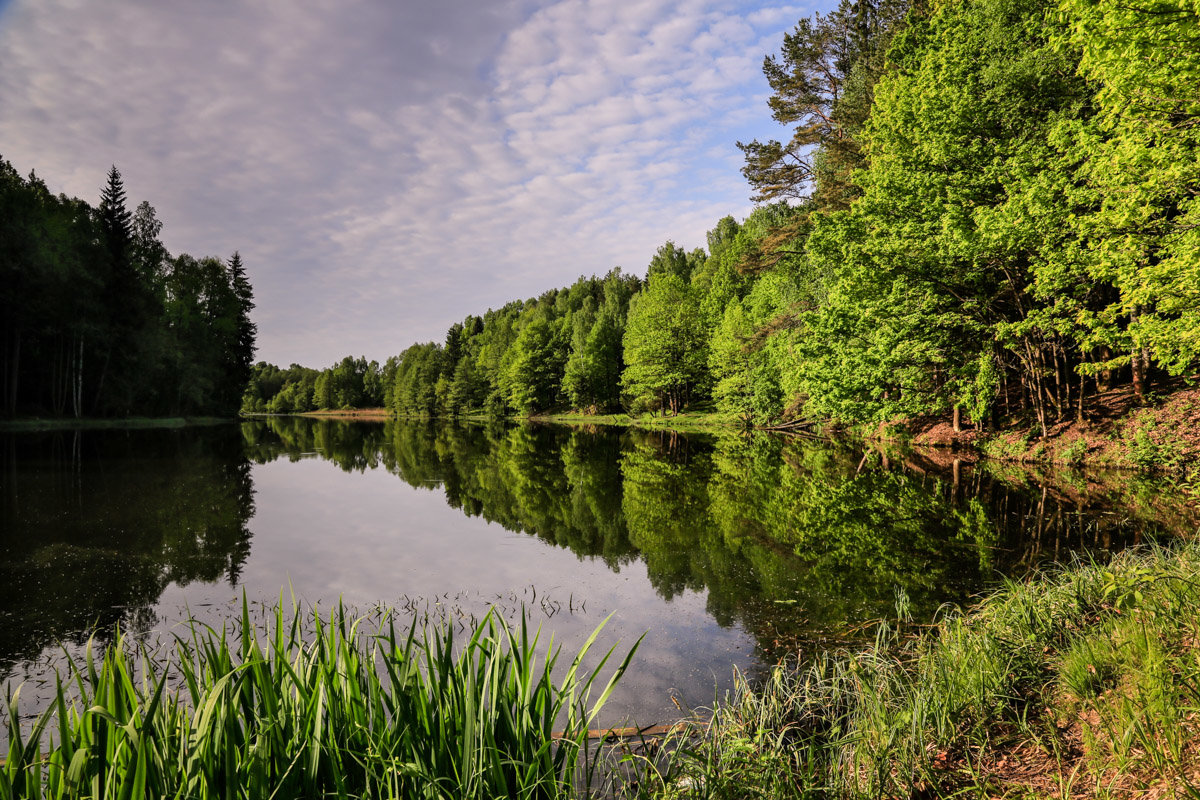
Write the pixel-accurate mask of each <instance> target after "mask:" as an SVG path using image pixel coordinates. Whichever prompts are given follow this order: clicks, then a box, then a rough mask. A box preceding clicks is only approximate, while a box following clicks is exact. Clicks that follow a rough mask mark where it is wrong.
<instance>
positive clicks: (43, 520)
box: [0, 425, 254, 674]
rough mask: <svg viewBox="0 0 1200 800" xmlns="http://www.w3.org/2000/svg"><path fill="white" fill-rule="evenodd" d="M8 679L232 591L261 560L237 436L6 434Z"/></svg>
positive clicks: (0, 444) (2, 628) (3, 652)
mask: <svg viewBox="0 0 1200 800" xmlns="http://www.w3.org/2000/svg"><path fill="white" fill-rule="evenodd" d="M0 454H2V455H3V458H2V460H0V464H3V469H2V470H0V481H2V483H0V497H3V500H4V502H3V507H2V508H0V674H3V673H4V672H7V668H8V667H10V666H11V665H12V664H13V663H15V662H17V661H20V660H23V659H30V658H34V657H36V656H37V655H38V654H39V653H40V652H41V651H42V650H43V649H44V648H45V647H47V646H50V645H54V644H56V643H58V642H62V641H73V640H78V639H80V638H81V637H86V636H87V635H88V633H89V632H90V631H91V630H92V629H93V628H95V629H96V631H97V633H98V635H99V636H100V637H101V638H105V637H106V636H107V635H109V634H110V633H111V631H112V630H113V628H114V626H115V625H116V624H118V623H119V624H120V625H121V626H122V627H124V628H125V629H127V630H135V631H136V630H138V629H145V628H147V627H149V626H151V625H153V624H154V622H155V615H154V612H153V607H154V604H155V603H156V601H157V600H158V598H159V596H160V595H161V594H162V592H163V590H164V589H165V588H166V587H167V586H168V585H187V584H189V583H191V582H194V581H204V582H215V581H226V582H228V583H229V584H231V585H233V584H236V583H237V582H238V576H239V574H240V571H241V569H242V566H243V564H244V563H245V561H246V559H247V557H248V556H249V554H250V529H249V521H250V518H251V517H252V516H253V514H254V490H253V487H252V485H251V479H250V462H249V460H248V459H247V458H246V456H245V453H244V448H243V443H242V436H241V432H240V431H239V430H238V428H237V427H236V426H232V425H225V426H214V427H211V428H182V429H176V430H169V431H164V430H96V431H56V432H49V433H30V434H19V435H12V434H10V435H4V436H0Z"/></svg>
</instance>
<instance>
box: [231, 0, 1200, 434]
mask: <svg viewBox="0 0 1200 800" xmlns="http://www.w3.org/2000/svg"><path fill="white" fill-rule="evenodd" d="M764 73H765V75H766V77H767V80H768V82H769V84H770V86H771V89H772V92H773V94H772V95H771V97H770V98H769V105H770V108H771V111H772V114H773V116H774V118H775V119H776V121H778V122H779V123H780V124H781V125H783V126H785V127H786V128H787V130H788V132H789V136H790V138H788V139H787V140H786V141H774V140H772V141H768V142H758V141H754V142H750V143H739V147H740V148H741V150H742V151H743V153H744V155H745V167H744V169H743V173H744V175H745V177H746V178H747V180H748V182H749V183H750V185H751V187H752V188H753V190H754V192H755V197H754V199H755V201H756V202H759V203H760V204H761V205H759V207H757V208H756V209H755V210H754V212H753V213H752V214H751V215H750V216H749V217H747V218H746V219H745V220H743V221H742V222H740V223H739V222H738V221H736V220H734V219H732V218H730V217H726V218H724V219H722V220H720V221H719V222H718V223H717V224H716V226H715V227H714V229H713V230H712V231H710V232H709V234H708V241H707V248H706V249H696V250H692V251H685V250H683V249H682V248H679V247H677V246H676V245H675V244H674V243H672V242H667V243H666V244H664V245H663V246H662V247H661V248H659V250H658V252H657V253H656V254H655V255H654V257H653V259H652V260H651V263H650V265H649V269H648V271H647V274H646V277H645V279H641V278H637V277H633V276H628V275H623V274H622V273H621V272H620V271H619V270H614V271H613V272H610V273H609V274H608V275H606V276H605V277H604V278H597V277H591V278H580V279H579V281H577V282H576V283H575V284H573V285H572V286H570V287H567V288H564V289H559V290H556V291H549V292H547V293H545V294H543V295H541V296H540V297H538V298H534V299H530V300H526V301H517V302H514V303H510V304H508V305H506V306H504V307H503V308H501V309H499V310H489V311H488V312H487V313H485V314H484V315H483V316H468V317H467V318H466V319H465V320H464V321H463V322H461V323H455V324H454V325H453V326H452V327H451V328H450V330H449V331H448V332H447V336H446V339H445V341H444V342H443V343H432V342H430V343H424V344H414V345H412V346H411V347H409V348H408V349H407V350H405V351H404V352H403V353H401V354H400V355H398V356H395V357H393V358H391V359H388V361H387V362H385V363H384V364H383V365H378V364H374V366H372V364H366V363H365V362H363V361H362V360H361V359H359V360H357V361H356V360H355V359H348V361H349V362H353V364H354V365H355V366H354V368H353V369H350V368H348V367H347V361H343V362H342V363H341V364H339V365H335V367H332V368H330V369H329V370H325V371H321V372H318V371H316V370H305V368H302V367H298V366H296V365H293V366H292V367H291V368H289V369H288V370H279V369H278V368H275V367H272V366H270V365H265V364H260V365H258V366H257V367H256V368H255V377H254V379H252V381H251V385H250V391H248V393H247V395H246V398H245V402H244V404H243V408H244V410H247V411H274V412H288V411H304V410H310V409H312V408H339V407H353V406H354V405H355V404H370V405H382V406H385V407H387V408H388V409H389V410H391V411H392V412H394V413H398V414H411V415H423V416H439V415H444V416H452V415H459V414H464V413H472V412H485V413H490V414H495V415H503V414H511V413H517V414H531V413H537V412H543V411H552V410H561V409H568V408H570V409H576V410H579V411H584V412H593V413H594V412H605V411H612V410H616V409H618V408H620V409H625V410H628V411H631V412H640V411H651V412H659V411H661V412H663V413H675V412H678V411H679V410H681V409H683V408H687V407H694V406H696V405H698V404H701V403H704V404H708V403H711V404H713V405H715V407H716V408H717V409H718V410H721V411H726V412H730V413H736V414H740V415H742V416H743V417H744V418H745V419H747V420H748V421H752V422H754V423H757V424H771V423H778V422H781V421H787V420H794V419H820V420H827V421H837V422H843V423H854V422H879V421H885V420H889V419H895V418H897V417H911V416H918V415H929V414H936V415H941V414H948V415H952V417H953V420H954V424H955V426H956V427H958V426H960V424H961V423H962V422H964V421H969V422H970V423H972V424H973V425H975V426H976V427H979V428H986V427H991V426H994V425H995V424H996V423H997V422H998V420H999V419H1000V418H1002V417H1008V416H1014V415H1021V416H1024V417H1025V418H1027V419H1029V420H1031V421H1032V423H1033V424H1034V425H1035V427H1036V428H1037V429H1039V430H1040V432H1041V433H1042V434H1043V435H1045V434H1046V433H1047V431H1048V429H1049V427H1050V426H1051V425H1053V424H1055V423H1056V422H1059V421H1063V420H1068V419H1078V420H1083V419H1084V418H1085V417H1086V415H1087V409H1088V400H1089V398H1092V397H1094V396H1095V395H1096V394H1097V393H1098V392H1102V391H1105V390H1107V389H1109V388H1112V387H1114V386H1117V385H1130V386H1132V390H1133V392H1134V394H1135V395H1136V396H1137V398H1138V399H1139V400H1142V399H1144V398H1145V397H1146V395H1147V394H1148V393H1149V391H1150V389H1151V386H1152V384H1153V382H1154V381H1156V380H1159V379H1161V378H1166V377H1170V376H1179V375H1185V374H1189V373H1190V371H1192V370H1194V369H1195V368H1196V367H1197V365H1198V363H1200V11H1197V9H1196V8H1195V7H1194V4H1188V3H1186V2H1184V1H1183V0H1156V2H1155V3H1154V4H1153V5H1152V6H1149V7H1140V6H1128V5H1122V4H1120V3H1118V2H1117V1H1116V0H951V2H946V3H939V4H928V3H925V2H923V1H922V0H917V1H916V2H912V3H910V2H909V0H859V1H858V2H851V0H843V2H842V3H841V5H840V6H839V7H838V9H837V10H836V11H834V12H832V13H830V14H828V15H821V14H816V15H813V16H812V17H810V18H807V19H803V20H801V21H800V22H799V24H798V25H797V26H796V28H795V29H794V30H793V31H792V32H791V33H790V34H788V35H787V36H786V37H785V39H784V43H783V46H782V48H781V50H780V52H779V53H778V54H777V55H773V56H769V57H767V58H766V59H765V62H764ZM359 365H361V366H362V369H359ZM323 376H327V377H323ZM368 376H369V381H368ZM322 379H323V380H324V382H325V383H324V385H323V387H322V388H323V391H322V392H317V384H318V382H319V381H320V380H322ZM368 382H369V383H370V385H371V388H370V389H368V388H367V383H368ZM342 387H350V388H342ZM356 392H357V394H356Z"/></svg>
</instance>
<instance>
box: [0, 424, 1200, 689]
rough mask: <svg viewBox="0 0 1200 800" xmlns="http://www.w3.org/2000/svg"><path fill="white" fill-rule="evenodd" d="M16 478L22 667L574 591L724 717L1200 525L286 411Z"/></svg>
mask: <svg viewBox="0 0 1200 800" xmlns="http://www.w3.org/2000/svg"><path fill="white" fill-rule="evenodd" d="M289 462H296V463H289ZM299 462H304V463H299ZM326 462H327V463H326ZM329 463H332V464H335V465H337V467H338V468H340V469H341V470H342V471H344V472H345V473H346V476H345V480H343V481H330V480H329V479H328V477H327V474H328V464H329ZM0 465H2V469H0V480H2V484H0V498H2V499H3V508H2V510H0V531H2V532H0V675H6V674H10V673H11V672H12V669H13V667H14V665H16V664H18V663H20V662H23V661H26V660H29V659H36V658H37V657H38V655H39V654H41V653H43V652H44V651H46V650H47V648H50V649H53V646H54V645H56V644H57V643H59V642H63V641H66V642H71V641H76V642H77V641H79V640H80V639H81V637H85V636H86V635H87V632H88V631H90V630H91V629H92V628H93V627H94V626H98V627H99V629H100V631H101V635H105V634H106V632H107V631H111V629H112V628H113V626H114V625H115V624H118V623H119V624H120V625H121V626H122V627H124V628H125V629H127V630H130V629H132V630H134V631H137V630H149V629H150V628H152V627H153V626H154V625H155V624H156V623H157V621H158V620H159V619H160V618H165V617H169V616H170V609H169V607H170V606H171V604H172V603H174V604H175V605H176V606H178V605H180V604H181V603H188V604H193V605H196V604H208V605H214V606H218V605H221V604H228V603H230V602H234V601H235V600H236V598H237V597H238V596H239V595H240V593H241V591H243V590H246V591H248V592H249V593H250V594H251V595H252V597H253V598H257V599H262V600H268V601H269V600H270V599H271V598H272V597H277V596H278V592H279V590H280V588H281V586H285V585H288V584H289V583H291V582H292V581H293V580H295V582H296V587H297V591H298V592H300V596H301V597H302V599H305V600H308V601H310V602H318V601H329V600H336V599H337V598H338V597H339V596H342V595H344V594H350V595H352V594H354V593H356V592H357V593H358V594H359V595H362V596H360V597H357V598H356V599H357V600H358V601H360V602H368V603H370V602H375V601H382V602H385V603H390V602H395V601H396V600H397V599H398V598H399V597H401V595H402V593H417V594H423V595H424V596H426V597H431V596H432V597H434V598H435V599H436V597H437V596H438V595H441V594H443V593H445V592H448V591H459V590H461V589H462V587H471V592H469V596H470V597H471V598H473V602H474V601H478V602H488V601H490V600H489V599H490V598H503V597H508V596H510V595H511V597H513V598H516V599H514V601H513V602H514V603H517V602H525V601H527V600H529V599H531V598H533V597H541V598H544V597H545V596H546V595H545V592H546V591H547V590H553V591H554V592H555V593H556V594H555V600H554V602H555V603H557V604H558V606H557V607H558V608H562V607H564V606H565V607H566V608H567V609H568V611H570V612H572V613H573V612H574V610H575V609H577V608H579V606H577V605H575V603H576V602H583V603H586V602H591V603H592V606H591V607H590V608H588V613H586V614H584V615H583V616H582V618H580V619H577V620H563V619H561V618H555V619H554V620H553V626H554V630H555V631H556V633H558V634H559V635H560V636H564V637H566V636H568V635H571V636H573V635H577V634H578V635H580V636H584V635H586V633H587V632H588V631H590V629H591V627H592V626H593V625H594V624H595V623H596V622H597V621H598V619H599V618H601V617H603V615H605V614H607V613H608V612H609V611H618V612H619V613H620V614H621V615H623V619H618V620H617V621H616V622H614V628H616V630H615V631H614V633H613V636H614V637H624V638H625V639H626V640H627V641H630V640H632V639H635V638H636V637H637V636H638V635H639V634H640V633H641V632H643V631H645V630H646V629H647V628H652V627H655V626H657V629H658V630H657V633H656V634H655V635H653V636H652V637H650V638H649V639H648V640H647V643H646V645H644V647H643V651H642V653H641V654H640V655H639V659H638V660H639V662H640V663H641V664H643V665H645V671H646V674H645V676H644V677H643V678H640V680H642V682H643V690H644V694H645V695H654V696H655V697H664V698H665V696H666V691H667V690H668V689H669V688H670V687H672V686H674V687H679V686H681V685H683V682H682V681H680V680H676V676H677V675H678V674H680V673H682V672H686V671H687V670H688V669H691V670H692V671H693V672H695V674H696V679H695V681H694V683H695V685H696V686H697V687H699V689H697V690H696V691H697V692H698V694H699V697H698V698H696V699H697V702H705V701H706V700H708V699H710V698H711V696H712V695H711V693H710V689H711V687H712V676H713V675H721V674H728V670H729V666H730V665H731V664H734V663H736V664H739V665H741V666H744V667H753V666H754V665H755V664H758V665H762V664H769V663H773V662H774V661H775V660H777V659H778V658H781V657H784V656H785V655H787V654H789V653H794V652H795V651H796V648H797V647H799V648H801V649H810V650H811V649H812V648H815V647H820V646H824V644H826V643H827V642H828V641H829V640H830V639H833V640H844V639H845V638H847V637H848V636H851V635H853V632H854V631H855V630H856V628H858V629H860V628H861V626H862V625H863V624H864V623H865V622H866V621H868V620H871V619H875V618H879V617H883V616H887V615H889V614H891V613H892V612H893V609H894V607H895V603H896V598H897V593H898V592H903V593H904V595H906V596H907V598H908V599H909V602H910V604H911V608H912V610H913V613H914V614H915V615H916V616H918V617H923V618H930V617H932V616H933V615H934V614H935V612H936V610H937V609H938V608H939V606H941V605H942V604H943V603H945V602H948V601H950V602H960V601H963V600H965V599H967V598H968V597H969V596H970V595H971V594H973V593H976V592H979V591H981V590H984V589H986V588H987V587H988V586H990V585H993V584H994V583H995V581H996V580H997V578H998V576H1000V575H1019V574H1022V573H1024V572H1026V571H1027V570H1029V569H1030V568H1031V567H1034V566H1036V565H1038V564H1040V563H1043V562H1045V561H1047V560H1054V559H1058V560H1061V559H1065V558H1067V557H1069V556H1070V555H1071V554H1072V553H1075V552H1078V551H1080V550H1110V549H1118V548H1121V547H1125V546H1127V545H1129V544H1131V543H1135V542H1138V541H1141V540H1145V539H1149V538H1155V537H1161V536H1165V535H1170V534H1172V533H1174V532H1178V531H1193V530H1195V526H1196V522H1197V521H1196V519H1195V515H1194V512H1193V511H1192V510H1191V509H1190V508H1189V507H1188V506H1187V505H1186V504H1184V503H1183V502H1182V501H1181V498H1179V497H1178V496H1175V495H1173V494H1172V493H1171V491H1170V489H1169V488H1168V487H1164V486H1161V485H1156V484H1153V483H1146V482H1139V481H1135V480H1133V479H1131V478H1130V477H1129V476H1128V475H1123V474H1115V475H1109V476H1105V475H1087V476H1084V475H1080V474H1073V475H1064V474H1054V473H1051V474H1038V473H1031V472H1028V471H1026V470H1023V469H1017V468H1014V467H1005V466H1002V465H996V464H994V463H983V464H973V463H970V462H969V461H967V460H964V459H962V458H956V457H955V456H954V455H953V454H948V453H940V454H938V453H935V454H926V455H923V456H918V455H906V456H897V455H895V454H888V453H884V452H875V451H870V450H868V451H866V452H864V451H863V450H862V449H859V448H855V447H852V446H848V445H842V444H831V443H828V442H816V441H811V440H804V439H791V440H785V439H781V438H779V437H774V436H767V435H747V436H739V435H729V436H719V437H712V436H680V435H677V434H671V433H665V432H645V431H635V430H626V429H616V428H608V429H604V428H600V429H584V428H567V427H557V426H538V425H521V426H508V425H499V424H498V425H435V424H429V423H421V422H410V421H391V422H388V423H386V424H382V423H355V422H345V421H336V420H312V419H304V418H270V419H263V420H255V421H247V422H243V423H241V424H231V425H220V426H212V427H204V428H184V429H176V430H127V431H126V430H112V431H83V432H79V431H63V432H56V433H38V434H5V435H2V436H0ZM388 473H390V474H391V475H394V476H397V477H398V478H399V479H400V481H396V480H395V479H394V478H392V477H389V474H388ZM381 480H382V481H383V483H380V481H381ZM255 483H257V484H258V489H259V494H260V497H262V498H264V500H263V502H262V505H263V507H262V508H261V509H258V510H257V512H256V508H255V494H256V493H255V486H254V484H255ZM405 484H407V486H411V487H414V488H415V489H417V490H420V491H418V492H413V491H412V490H411V489H409V488H407V486H405ZM447 506H448V507H449V508H447ZM483 521H486V522H488V523H494V524H496V525H499V526H501V527H502V528H504V529H506V530H507V531H510V532H512V534H511V535H507V536H501V535H498V532H497V531H496V530H495V529H492V528H488V527H487V526H486V525H483ZM252 530H253V532H254V537H253V543H254V549H255V553H254V555H251V543H252V537H251V531H252ZM539 593H540V594H539ZM406 596H407V595H406ZM445 596H446V597H449V596H450V595H449V594H446V595H445ZM459 596H463V597H466V596H467V595H459ZM464 602H465V601H464ZM621 626H623V627H621ZM743 644H745V645H746V647H744V648H743ZM656 648H657V649H656ZM749 649H753V650H754V653H748V652H746V651H747V650H749ZM706 680H707V681H708V683H707V684H704V681H706ZM702 684H703V685H702ZM645 702H649V701H645V700H644V699H642V698H639V699H638V700H637V701H636V703H635V702H634V701H632V700H631V701H630V707H633V708H638V707H641V706H638V705H637V704H638V703H645ZM656 713H660V712H656Z"/></svg>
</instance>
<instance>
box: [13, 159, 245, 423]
mask: <svg viewBox="0 0 1200 800" xmlns="http://www.w3.org/2000/svg"><path fill="white" fill-rule="evenodd" d="M0 218H3V219H4V220H5V222H4V225H3V230H2V231H0V319H2V320H3V323H2V324H0V413H3V414H4V415H5V416H14V415H17V414H33V413H41V414H49V415H53V416H73V417H81V416H84V415H106V416H128V415H131V414H176V415H178V414H230V413H233V412H234V411H235V410H236V409H237V407H238V404H239V402H240V401H241V399H242V397H243V394H244V392H245V389H246V384H247V381H248V380H249V377H250V365H251V362H252V361H253V356H254V343H255V336H256V330H255V328H254V324H253V322H251V321H250V317H249V313H250V311H251V309H253V307H254V302H253V290H252V289H251V286H250V282H249V280H248V278H247V276H246V271H245V267H244V265H243V264H242V262H241V258H240V256H238V255H237V254H235V255H234V257H233V258H232V259H231V260H230V262H229V263H228V264H226V263H224V262H221V261H220V260H218V259H211V258H205V259H200V260H197V259H194V258H192V257H191V256H187V255H180V256H178V257H176V258H171V256H170V255H169V254H168V253H167V250H166V248H165V247H163V245H162V243H161V241H160V240H159V236H160V234H161V231H162V223H161V222H159V221H158V219H157V218H156V216H155V213H154V209H153V207H151V206H150V204H149V203H145V202H143V203H141V204H139V205H138V207H137V210H136V212H133V213H131V212H130V211H129V209H128V207H127V203H126V196H125V189H124V184H123V181H122V179H121V174H120V172H118V171H117V169H116V167H113V168H112V169H111V170H110V171H109V174H108V179H107V181H106V183H105V186H104V188H103V190H102V194H101V200H100V204H99V207H98V208H95V209H93V208H92V207H90V206H89V205H88V204H87V203H85V202H83V201H81V200H77V199H72V198H68V197H65V196H59V197H54V196H53V195H51V194H50V192H49V191H48V190H47V188H46V186H45V184H44V183H43V182H42V181H41V180H40V179H39V178H37V177H36V176H35V175H30V176H29V178H28V179H23V178H21V176H20V175H18V174H17V173H16V171H15V170H14V169H13V168H12V166H11V165H10V164H8V163H7V162H5V161H2V160H0Z"/></svg>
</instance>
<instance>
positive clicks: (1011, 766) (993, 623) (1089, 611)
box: [645, 544, 1200, 798]
mask: <svg viewBox="0 0 1200 800" xmlns="http://www.w3.org/2000/svg"><path fill="white" fill-rule="evenodd" d="M673 746H674V747H675V753H676V755H675V757H674V758H673V759H671V760H670V761H668V762H667V763H666V764H665V766H664V765H659V766H657V767H654V766H652V765H650V764H649V762H647V763H646V764H645V769H646V771H647V772H648V773H650V774H652V775H654V777H655V780H653V781H651V782H650V784H651V786H650V788H649V789H647V793H648V794H653V795H654V796H656V797H660V798H683V797H704V798H753V797H760V798H878V797H922V798H932V797H939V798H940V797H945V798H950V797H966V798H977V797H987V798H1001V797H1005V798H1033V797H1038V798H1042V797H1067V796H1071V797H1076V796H1079V797H1095V798H1121V797H1136V796H1152V797H1181V798H1182V797H1188V798H1198V797H1200V788H1198V787H1200V547H1197V546H1196V545H1194V544H1187V545H1183V546H1180V547H1179V548H1178V549H1177V550H1153V551H1144V552H1142V553H1139V554H1126V555H1122V556H1119V557H1117V558H1116V559H1115V560H1114V561H1113V562H1112V563H1111V564H1108V565H1102V564H1099V563H1096V562H1081V563H1077V564H1075V565H1073V566H1070V567H1067V568H1063V569H1062V570H1061V571H1059V572H1056V573H1054V574H1050V575H1047V576H1044V577H1042V578H1040V579H1037V580H1034V581H1031V582H1028V583H1010V584H1008V585H1007V586H1005V587H1004V588H1002V589H1001V590H999V591H998V592H997V593H996V594H994V595H993V596H990V597H988V598H986V599H984V600H983V601H982V602H981V603H980V604H979V605H978V606H977V607H975V608H974V609H973V610H971V611H970V612H967V613H962V612H959V611H948V612H947V613H946V615H945V617H944V618H943V619H942V620H940V622H939V623H938V624H937V625H936V627H935V628H934V629H932V630H931V631H927V632H924V633H922V634H921V635H918V636H908V635H905V633H904V629H903V626H901V627H900V628H889V627H886V626H885V627H883V628H881V629H880V633H879V636H878V638H877V639H876V642H875V644H874V645H873V646H872V647H869V648H866V649H865V650H860V651H855V652H841V653H833V654H825V655H821V656H818V657H817V658H816V660H815V662H813V663H811V664H810V665H809V666H807V667H806V668H804V669H799V670H797V669H794V668H792V669H788V668H783V667H779V668H776V669H775V670H774V671H773V672H772V673H771V675H770V677H769V679H768V680H766V681H765V683H764V684H763V685H760V686H751V685H750V684H749V683H747V682H746V681H745V680H741V681H739V682H738V683H737V686H736V689H735V690H734V691H733V692H732V694H731V695H730V696H729V697H727V698H726V700H725V702H723V703H721V704H719V705H718V707H717V709H716V711H715V714H714V717H713V720H712V723H711V725H710V726H709V727H708V728H707V729H705V731H704V732H703V733H700V732H699V731H693V732H691V733H689V734H682V735H680V736H679V737H678V738H677V741H676V742H675V743H674V745H673Z"/></svg>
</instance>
